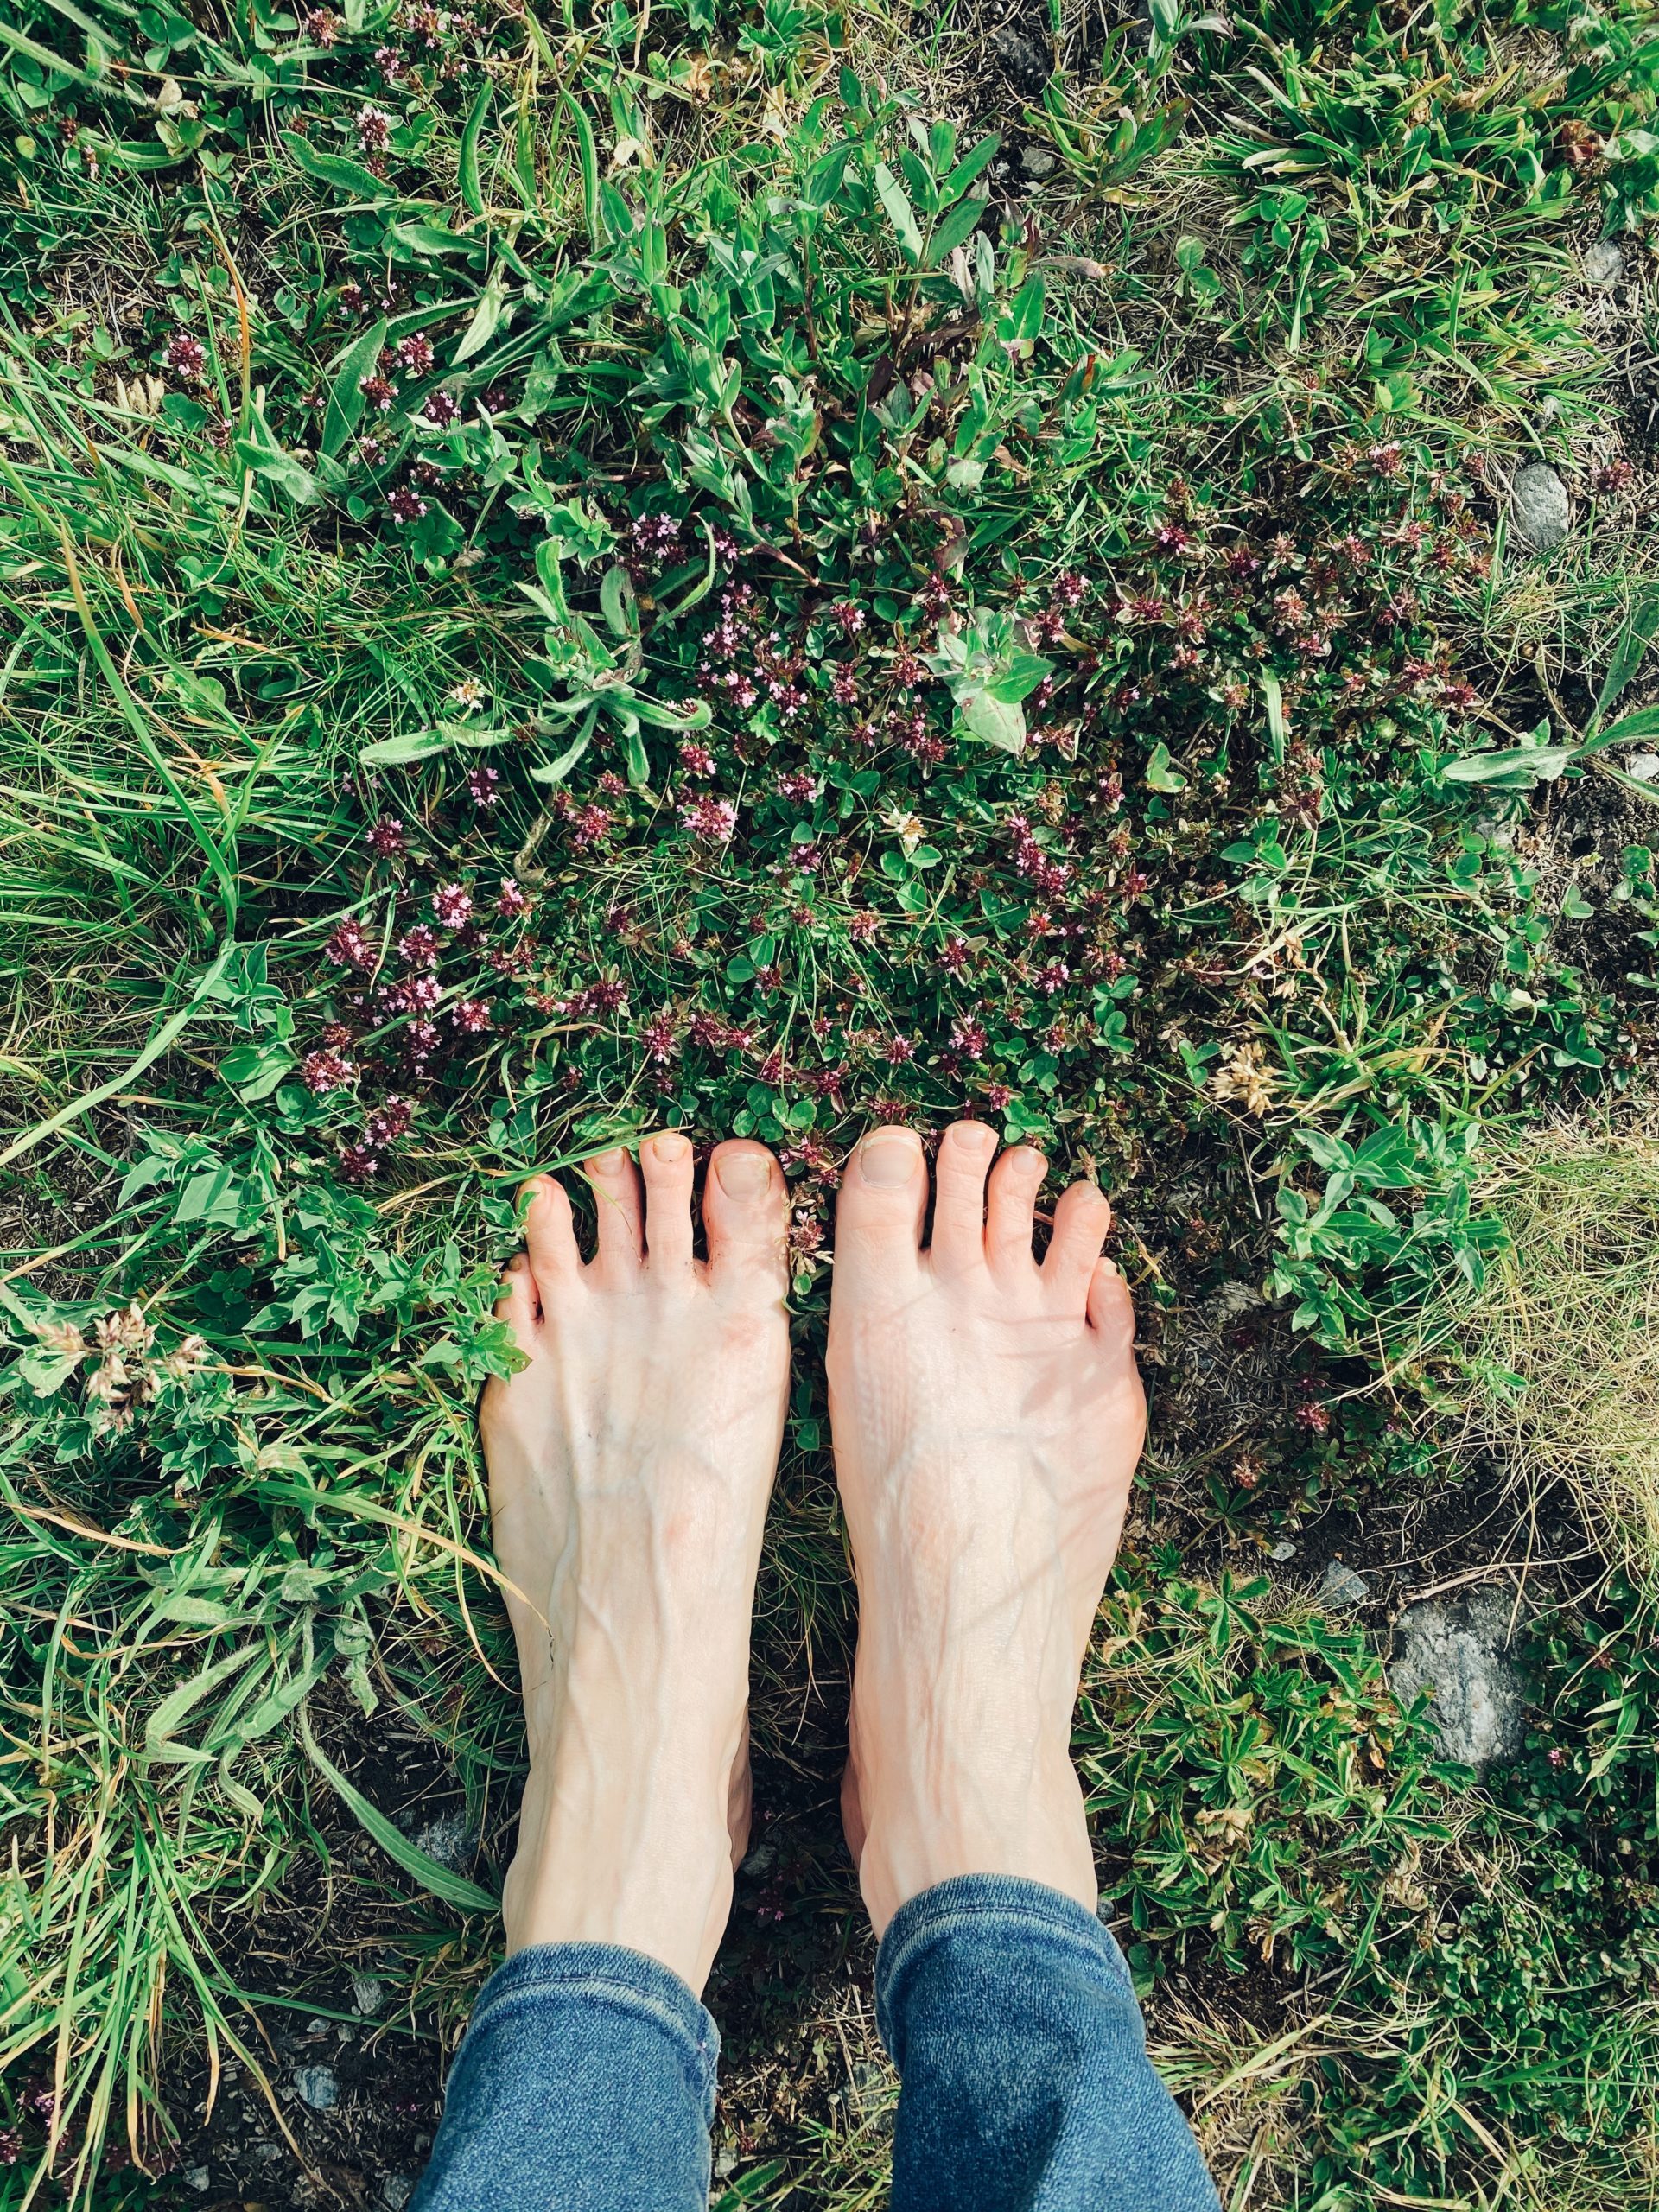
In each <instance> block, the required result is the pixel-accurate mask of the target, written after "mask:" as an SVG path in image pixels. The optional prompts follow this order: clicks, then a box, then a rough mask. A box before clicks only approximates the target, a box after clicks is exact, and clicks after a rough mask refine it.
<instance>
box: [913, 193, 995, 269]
mask: <svg viewBox="0 0 1659 2212" xmlns="http://www.w3.org/2000/svg"><path fill="white" fill-rule="evenodd" d="M987 204H988V203H987V202H986V201H985V200H958V201H957V205H956V206H955V207H953V208H952V209H951V210H950V213H949V214H948V215H947V216H946V217H945V218H944V221H943V222H942V223H941V224H940V225H939V226H938V229H937V230H936V231H935V232H934V233H933V235H932V237H931V238H929V240H928V242H927V265H928V267H929V268H930V269H936V268H938V264H939V263H940V262H941V261H943V260H944V257H945V256H946V254H948V253H950V252H953V251H955V249H956V248H957V246H959V245H961V244H962V243H963V240H964V239H965V238H969V237H971V236H972V234H973V232H975V230H976V228H977V227H978V225H979V219H980V217H981V216H982V214H983V213H985V210H986V207H987Z"/></svg>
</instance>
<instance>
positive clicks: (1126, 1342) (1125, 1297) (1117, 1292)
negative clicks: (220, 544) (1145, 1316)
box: [1089, 1260, 1135, 1362]
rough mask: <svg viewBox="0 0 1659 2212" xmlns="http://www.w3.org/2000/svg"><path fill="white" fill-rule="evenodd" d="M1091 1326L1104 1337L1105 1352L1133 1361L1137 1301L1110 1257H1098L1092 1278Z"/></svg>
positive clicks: (1101, 1340)
mask: <svg viewBox="0 0 1659 2212" xmlns="http://www.w3.org/2000/svg"><path fill="white" fill-rule="evenodd" d="M1089 1325H1090V1328H1091V1329H1093V1330H1094V1332H1095V1333H1096V1336H1097V1337H1098V1338H1100V1343H1101V1349H1102V1351H1106V1352H1109V1353H1111V1354H1113V1355H1114V1356H1116V1357H1121V1358H1122V1359H1125V1360H1129V1361H1131V1362H1132V1361H1133V1357H1134V1352H1135V1300H1133V1299H1132V1298H1131V1297H1130V1295H1129V1286H1128V1283H1126V1282H1125V1281H1124V1280H1123V1278H1122V1275H1121V1274H1119V1273H1118V1271H1117V1269H1116V1267H1115V1266H1114V1265H1113V1264H1112V1262H1111V1261H1109V1260H1096V1262H1095V1271H1094V1273H1093V1274H1092V1275H1090V1278H1089Z"/></svg>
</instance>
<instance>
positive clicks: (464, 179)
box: [459, 77, 492, 215]
mask: <svg viewBox="0 0 1659 2212" xmlns="http://www.w3.org/2000/svg"><path fill="white" fill-rule="evenodd" d="M491 90H492V87H491V84H490V80H489V79H488V78H487V77H486V79H484V82H483V83H482V84H481V85H480V86H479V91H478V98H477V99H475V100H474V102H473V105H472V106H471V108H470V109H469V110H468V111H467V121H466V124H465V125H464V126H463V128H462V130H461V159H460V162H459V183H460V186H461V200H462V201H463V202H464V203H465V205H466V206H467V207H470V208H471V209H472V211H473V213H474V215H481V214H482V213H484V187H483V183H482V181H481V180H480V176H479V173H478V137H479V133H480V130H483V128H484V118H485V117H486V115H487V114H488V113H489V111H490V92H491Z"/></svg>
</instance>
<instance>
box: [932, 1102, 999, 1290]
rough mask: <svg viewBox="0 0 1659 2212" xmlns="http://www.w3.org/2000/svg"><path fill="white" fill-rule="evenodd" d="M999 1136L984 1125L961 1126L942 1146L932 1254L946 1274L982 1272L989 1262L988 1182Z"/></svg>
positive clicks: (948, 1134) (936, 1172)
mask: <svg viewBox="0 0 1659 2212" xmlns="http://www.w3.org/2000/svg"><path fill="white" fill-rule="evenodd" d="M995 1153H996V1132H995V1129H992V1128H988V1127H987V1126H986V1124H985V1123H984V1122H954V1123H953V1124H952V1125H951V1127H950V1128H948V1129H947V1130H946V1131H945V1133H944V1136H943V1137H942V1138H941V1139H940V1141H939V1157H938V1164H937V1165H936V1166H935V1168H934V1171H933V1237H932V1248H931V1249H932V1253H933V1259H934V1262H935V1264H936V1265H937V1266H938V1267H940V1268H944V1269H945V1270H946V1271H947V1272H955V1271H956V1270H957V1269H960V1268H968V1267H977V1266H979V1265H980V1264H981V1262H982V1261H983V1259H984V1257H985V1178H986V1175H987V1173H988V1171H989V1168H990V1165H991V1161H992V1160H993V1158H994V1157H995Z"/></svg>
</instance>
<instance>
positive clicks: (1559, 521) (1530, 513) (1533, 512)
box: [1510, 461, 1569, 553]
mask: <svg viewBox="0 0 1659 2212" xmlns="http://www.w3.org/2000/svg"><path fill="white" fill-rule="evenodd" d="M1510 496H1511V497H1512V498H1513V499H1514V501H1515V527H1516V533H1517V535H1518V536H1519V537H1520V538H1521V540H1522V543H1523V544H1524V545H1526V546H1527V547H1529V549H1530V550H1531V551H1533V552H1534V553H1551V552H1554V549H1555V548H1556V546H1558V545H1559V544H1560V542H1561V540H1562V539H1563V538H1564V537H1566V536H1567V524H1568V520H1569V511H1568V507H1567V486H1566V485H1565V484H1563V483H1562V481H1561V480H1560V477H1559V476H1558V475H1557V474H1555V471H1554V469H1553V468H1551V467H1548V465H1547V464H1546V463H1545V462H1543V461H1529V462H1528V463H1527V465H1526V467H1524V468H1517V469H1516V472H1515V481H1514V483H1513V484H1511V485H1510Z"/></svg>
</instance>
